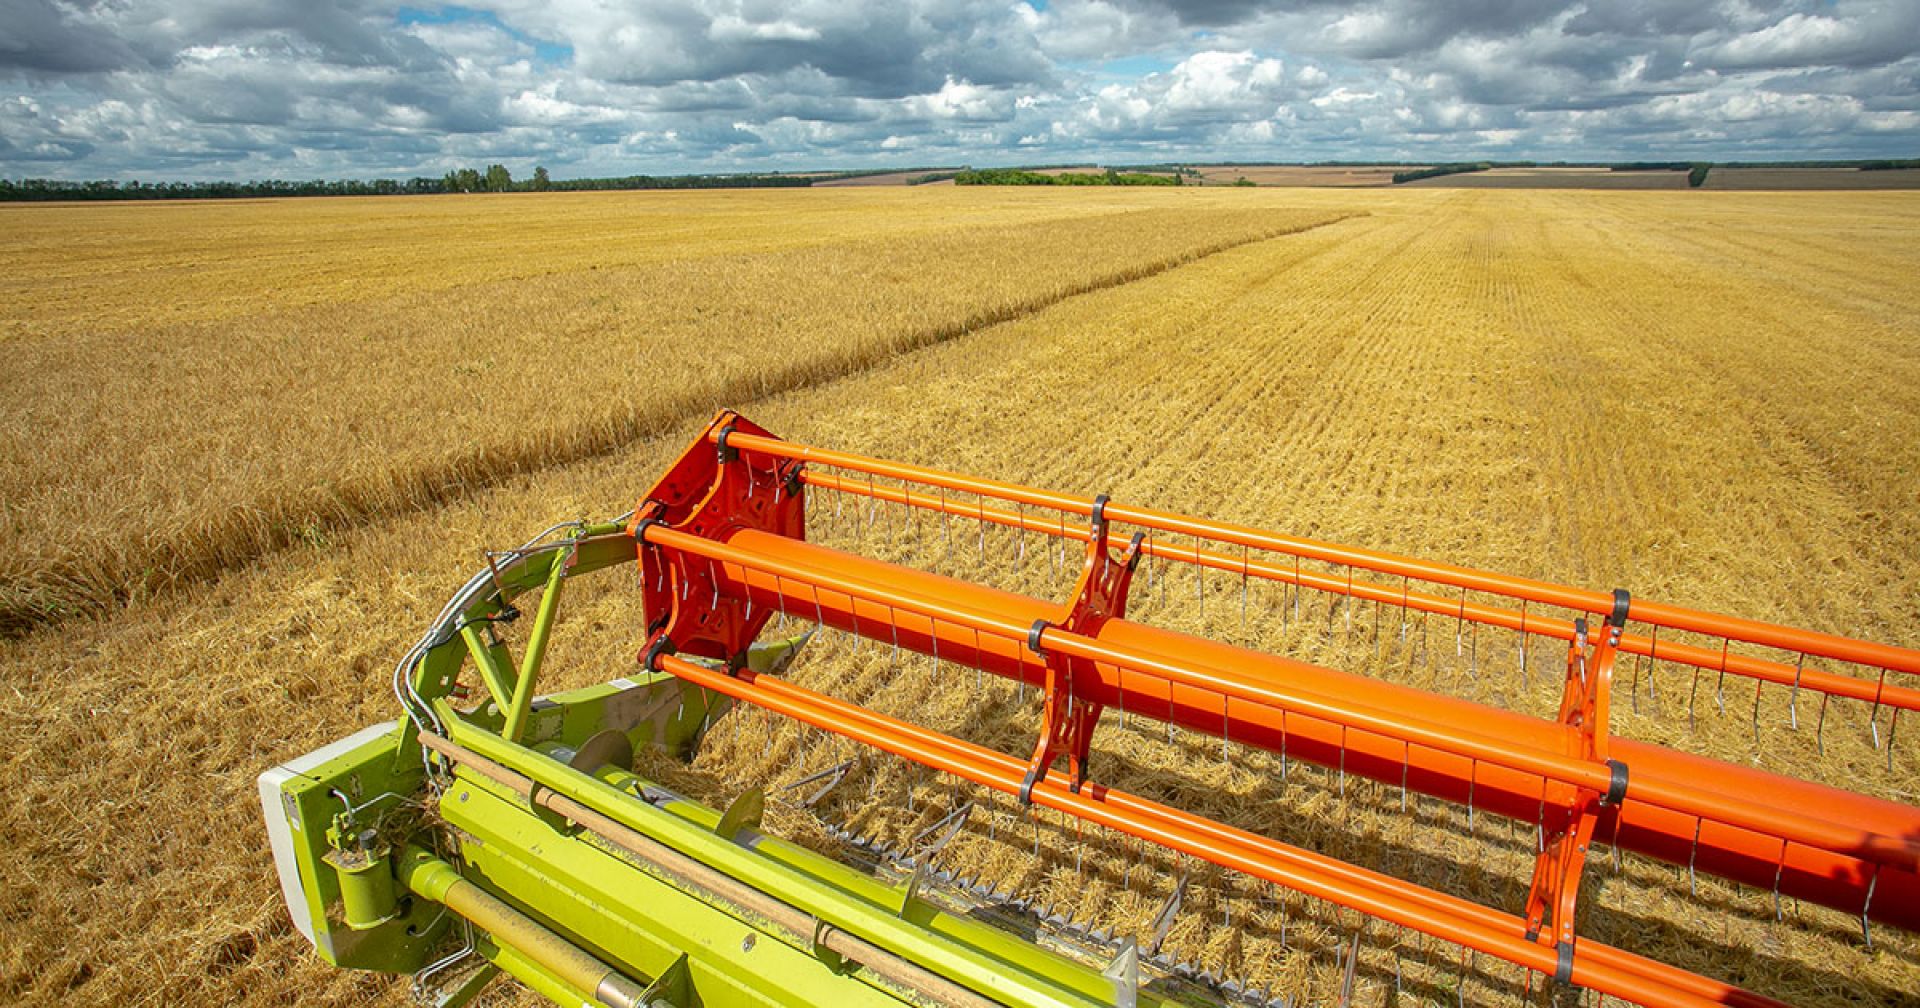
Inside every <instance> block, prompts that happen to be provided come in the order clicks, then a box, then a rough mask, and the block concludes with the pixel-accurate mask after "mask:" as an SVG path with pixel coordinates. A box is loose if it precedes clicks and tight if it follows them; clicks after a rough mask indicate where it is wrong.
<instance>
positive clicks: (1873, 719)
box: [1867, 667, 1899, 766]
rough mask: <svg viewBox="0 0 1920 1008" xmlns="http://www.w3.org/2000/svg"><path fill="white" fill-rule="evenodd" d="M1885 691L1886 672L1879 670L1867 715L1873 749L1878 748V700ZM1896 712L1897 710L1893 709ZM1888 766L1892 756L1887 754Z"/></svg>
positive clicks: (1890, 763) (1883, 669)
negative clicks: (1876, 684)
mask: <svg viewBox="0 0 1920 1008" xmlns="http://www.w3.org/2000/svg"><path fill="white" fill-rule="evenodd" d="M1886 691H1887V670H1886V669H1885V668H1884V667H1883V668H1881V669H1880V683H1879V685H1878V686H1875V687H1874V690H1873V709H1872V710H1871V711H1869V712H1868V713H1867V727H1868V728H1869V729H1870V730H1871V731H1872V733H1873V747H1874V748H1875V749H1878V748H1880V698H1881V696H1882V695H1884V694H1885V693H1886ZM1894 709H1895V710H1896V711H1897V710H1899V708H1897V707H1896V708H1894ZM1888 766H1892V754H1891V753H1889V754H1888Z"/></svg>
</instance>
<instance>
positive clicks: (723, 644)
mask: <svg viewBox="0 0 1920 1008" xmlns="http://www.w3.org/2000/svg"><path fill="white" fill-rule="evenodd" d="M736 432H737V433H740V434H751V435H755V436H758V437H772V435H771V434H769V433H768V432H767V431H766V429H765V428H763V427H761V426H760V425H758V424H756V423H754V422H753V421H751V420H748V419H746V418H745V417H742V416H740V415H739V414H737V413H734V412H733V411H731V410H723V411H722V412H721V413H720V414H719V415H718V416H716V417H714V419H713V422H712V423H711V424H709V425H708V426H707V429H706V431H705V432H703V434H702V436H701V437H700V438H699V439H698V440H696V441H694V443H693V446H692V447H690V448H688V449H687V451H686V453H685V454H683V455H681V456H680V458H679V460H678V461H676V462H675V463H674V464H673V466H672V467H671V468H669V469H668V470H667V474H666V475H665V476H663V477H661V479H660V482H658V483H656V484H655V485H654V487H653V489H651V490H649V491H648V492H647V495H646V496H645V497H643V498H641V500H640V504H639V506H638V507H636V508H635V509H634V512H633V520H632V522H631V523H630V524H629V525H628V533H629V534H630V535H632V536H633V537H634V538H635V539H636V540H638V541H639V543H640V588H641V596H642V601H643V604H644V606H645V608H646V617H647V636H648V647H647V649H646V651H643V652H642V654H643V655H644V654H646V653H647V652H651V651H654V650H658V649H660V647H661V644H662V642H663V641H664V642H666V643H665V650H670V651H677V652H679V653H681V654H688V655H696V656H699V657H702V658H714V659H718V660H721V661H725V662H728V663H730V664H737V663H738V662H739V661H742V660H744V656H745V655H746V650H747V646H748V645H749V644H751V643H753V640H754V638H755V637H757V636H759V634H760V630H761V628H763V627H764V626H766V623H767V620H768V618H769V617H770V616H771V615H772V613H771V612H769V611H767V610H766V609H765V608H764V607H763V608H762V610H761V611H759V612H755V611H754V608H753V603H752V602H751V601H750V600H748V599H747V598H745V597H744V596H743V595H739V594H734V593H729V592H726V591H723V590H721V583H722V582H723V580H724V575H723V572H722V571H721V570H720V569H719V565H718V564H716V563H715V562H713V561H709V560H703V559H701V558H700V557H698V556H695V555H693V554H690V553H685V552H673V553H669V552H667V551H664V550H662V549H660V548H659V547H657V546H653V545H649V544H647V542H646V539H645V537H644V535H643V534H642V533H643V531H644V530H645V529H646V527H647V526H648V525H653V524H661V525H665V526H667V527H669V528H673V529H676V530H678V531H681V532H685V533H688V534H689V535H697V536H700V537H701V538H704V539H712V540H714V541H716V542H725V541H727V539H728V538H730V537H731V536H732V535H733V534H734V533H735V532H737V531H739V530H742V529H754V530H757V531H763V532H771V533H774V534H776V535H782V536H789V537H791V538H794V539H805V538H806V533H807V519H806V502H805V487H804V486H803V485H802V483H801V481H800V479H799V473H800V468H801V463H799V462H798V461H792V460H786V459H781V458H779V457H776V456H771V455H764V454H758V453H755V454H749V453H745V452H742V451H739V450H738V449H736V448H733V447H730V446H729V445H728V444H727V439H728V437H729V436H730V435H732V434H734V433H736ZM710 438H711V439H714V440H715V442H716V444H717V447H710V446H709V445H708V440H709V439H710Z"/></svg>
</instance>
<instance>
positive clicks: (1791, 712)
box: [1787, 651, 1807, 731]
mask: <svg viewBox="0 0 1920 1008" xmlns="http://www.w3.org/2000/svg"><path fill="white" fill-rule="evenodd" d="M1806 667H1807V653H1806V652H1805V651H1802V652H1800V657H1799V659H1798V660H1797V661H1795V662H1794V663H1793V692H1791V693H1789V694H1787V720H1788V723H1789V724H1791V725H1792V727H1793V730H1794V731H1799V730H1800V673H1801V672H1803V671H1805V670H1806Z"/></svg>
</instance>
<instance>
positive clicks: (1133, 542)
mask: <svg viewBox="0 0 1920 1008" xmlns="http://www.w3.org/2000/svg"><path fill="white" fill-rule="evenodd" d="M1146 541H1147V534H1146V533H1145V532H1135V533H1134V534H1133V538H1132V539H1130V540H1128V541H1127V569H1128V570H1132V569H1134V568H1135V567H1138V566H1140V544H1141V543H1143V542H1146Z"/></svg>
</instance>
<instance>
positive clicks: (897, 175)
mask: <svg viewBox="0 0 1920 1008" xmlns="http://www.w3.org/2000/svg"><path fill="white" fill-rule="evenodd" d="M944 170H945V171H949V172H951V171H953V170H954V169H944ZM942 171H943V169H939V168H933V169H925V170H921V171H908V172H887V173H886V174H884V175H859V176H856V177H854V178H846V179H832V180H830V181H826V182H815V183H814V184H813V186H814V188H816V189H845V188H857V187H862V186H903V185H911V184H913V182H914V180H916V179H923V178H926V177H927V176H928V175H937V174H940V173H941V172H942ZM928 184H930V183H928Z"/></svg>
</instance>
